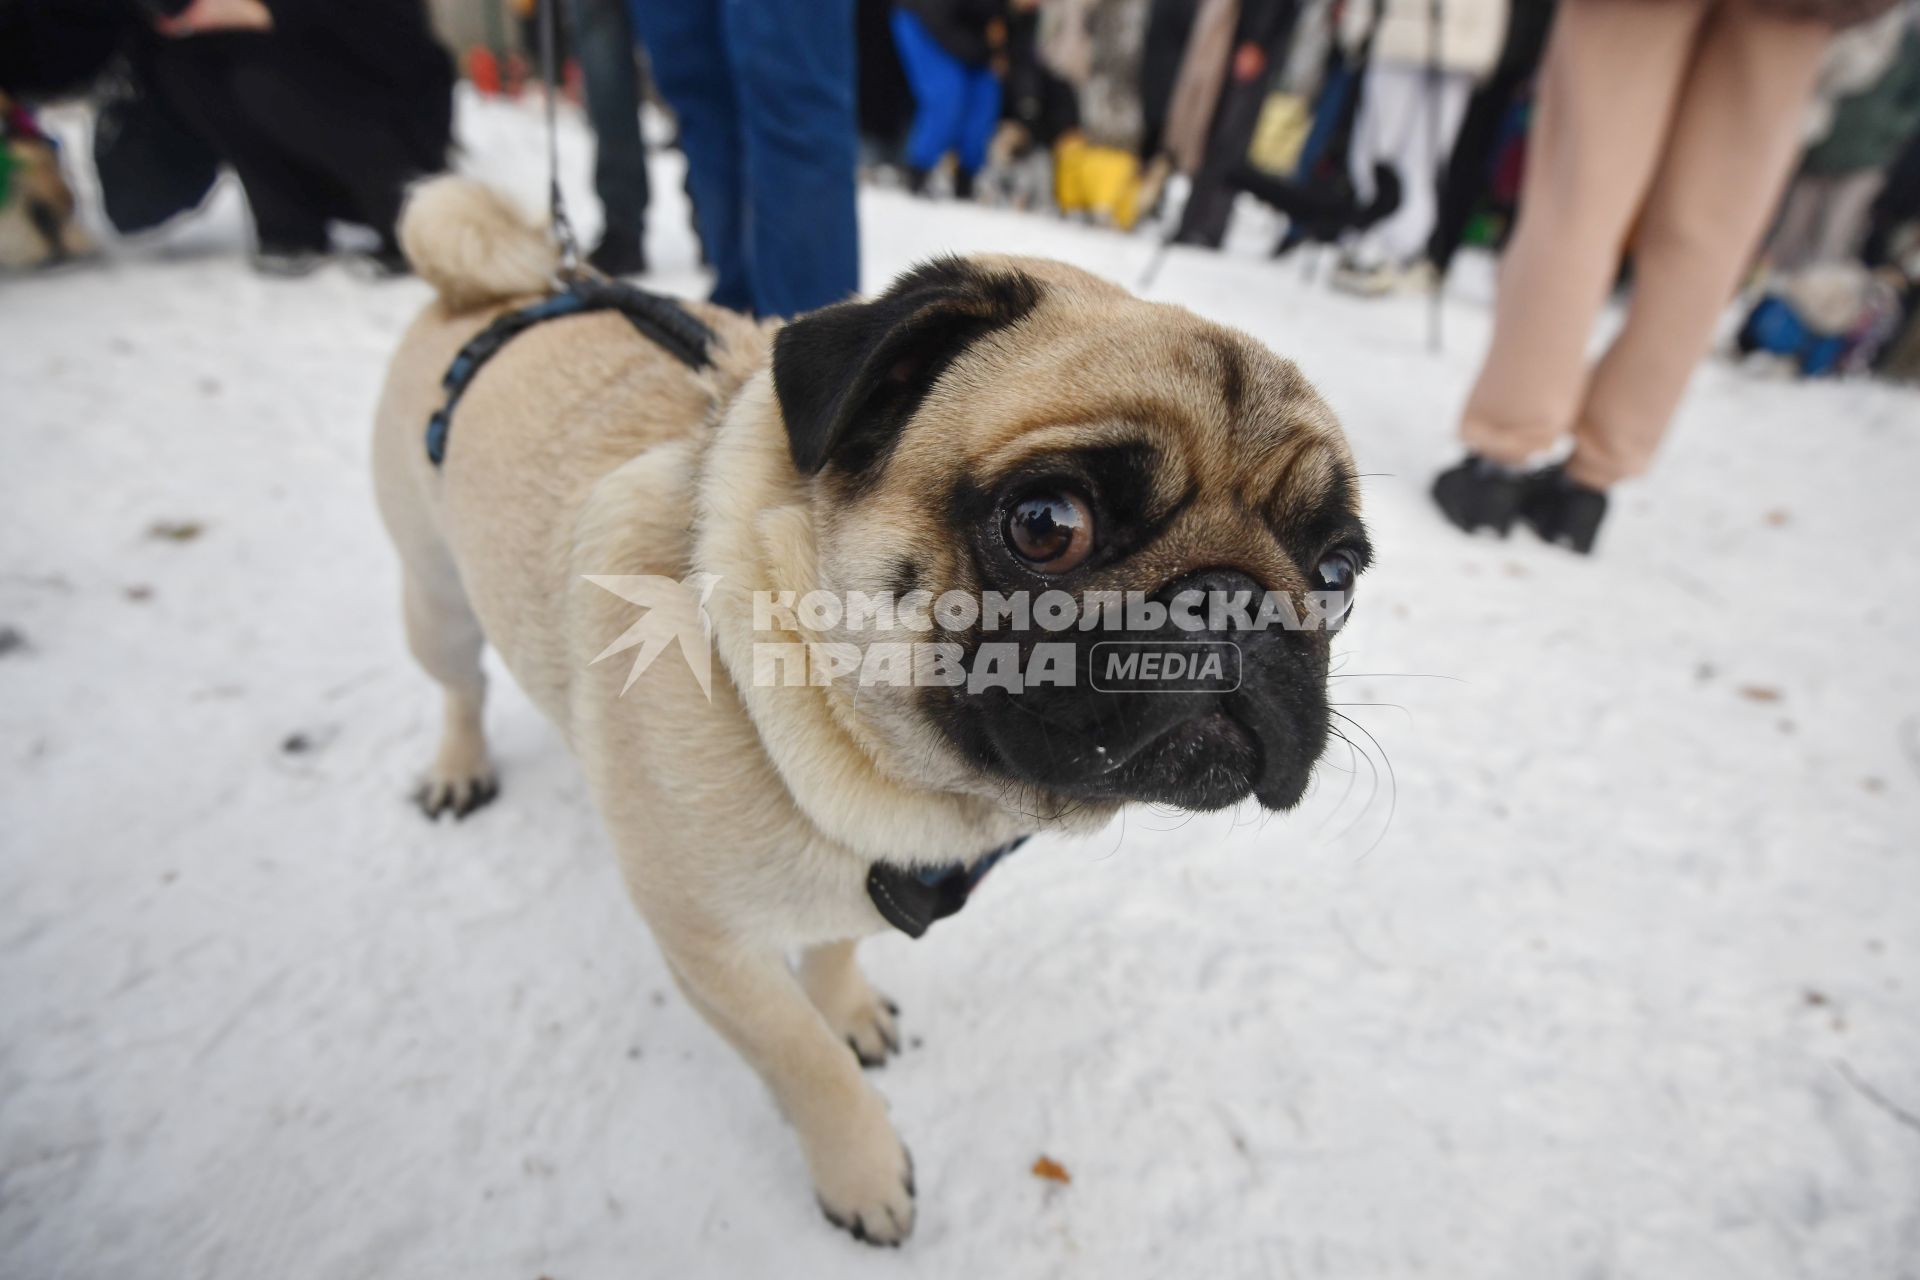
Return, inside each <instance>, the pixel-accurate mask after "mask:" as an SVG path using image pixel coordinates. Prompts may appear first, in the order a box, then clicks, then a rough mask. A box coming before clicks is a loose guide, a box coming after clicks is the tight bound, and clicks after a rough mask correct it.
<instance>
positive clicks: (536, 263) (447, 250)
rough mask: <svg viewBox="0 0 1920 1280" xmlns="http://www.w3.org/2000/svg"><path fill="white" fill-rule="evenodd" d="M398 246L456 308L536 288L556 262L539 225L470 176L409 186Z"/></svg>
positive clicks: (470, 307) (539, 290) (443, 299)
mask: <svg viewBox="0 0 1920 1280" xmlns="http://www.w3.org/2000/svg"><path fill="white" fill-rule="evenodd" d="M400 247H401V248H402V249H404V250H405V251H406V255H407V261H408V262H410V263H412V264H413V269H414V270H415V271H417V272H419V273H420V278H421V279H423V280H425V281H426V282H427V283H428V284H430V285H432V286H433V287H434V290H435V291H436V292H437V293H439V295H440V300H441V302H443V303H445V304H446V307H447V310H449V311H452V312H456V313H458V312H461V311H471V310H473V309H474V308H476V307H483V306H486V305H487V304H489V303H493V302H502V301H505V300H506V299H508V298H520V297H525V296H526V295H528V294H531V293H543V292H545V291H546V289H547V287H548V284H549V282H550V281H551V280H552V279H553V274H554V270H555V268H556V267H557V266H558V265H559V254H558V252H557V251H556V250H555V249H554V247H553V242H552V241H551V240H550V239H549V238H548V236H547V233H546V231H545V230H544V229H542V228H541V227H540V226H539V225H538V224H537V223H535V222H533V221H531V220H530V219H529V218H528V217H527V216H526V215H525V214H524V213H522V212H521V211H520V210H519V209H517V208H515V207H514V206H513V204H512V203H511V202H510V201H509V200H508V199H507V198H506V197H505V196H503V195H501V194H500V193H499V192H497V191H495V190H493V189H492V188H491V187H488V186H486V185H484V184H482V183H479V182H475V181H474V180H473V179H471V178H460V177H452V176H448V177H439V178H429V179H427V180H426V181H425V182H421V183H418V184H416V185H415V186H414V188H413V189H412V190H411V191H409V192H408V193H407V205H406V209H405V210H404V211H403V212H402V213H401V215H400Z"/></svg>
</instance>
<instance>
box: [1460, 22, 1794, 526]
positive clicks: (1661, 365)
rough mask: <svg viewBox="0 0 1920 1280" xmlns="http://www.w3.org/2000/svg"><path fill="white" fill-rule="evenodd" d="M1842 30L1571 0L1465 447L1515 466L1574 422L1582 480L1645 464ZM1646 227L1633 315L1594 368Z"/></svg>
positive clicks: (1776, 187)
mask: <svg viewBox="0 0 1920 1280" xmlns="http://www.w3.org/2000/svg"><path fill="white" fill-rule="evenodd" d="M1831 35H1832V31H1831V29H1830V28H1828V27H1827V26H1825V25H1824V24H1820V23H1807V22H1790V21H1786V20H1783V19H1780V18H1775V17H1769V16H1766V15H1764V14H1760V13H1757V12H1755V11H1753V10H1752V9H1749V8H1748V7H1747V6H1746V5H1745V4H1742V3H1738V2H1737V0H1732V2H1729V0H1567V2H1566V3H1564V4H1562V5H1561V8H1560V15H1559V18H1558V21H1557V24H1556V26H1555V29H1554V32H1553V36H1552V40H1551V43H1550V44H1549V45H1548V49H1547V56H1546V63H1545V69H1544V71H1543V72H1542V75H1541V83H1540V94H1539V103H1538V107H1537V109H1536V115H1535V120H1534V126H1533V133H1532V137H1531V139H1530V141H1529V144H1528V152H1527V174H1526V179H1525V184H1524V187H1523V189H1522V193H1521V200H1520V216H1519V220H1518V222H1517V224H1516V225H1515V227H1514V231H1513V237H1512V239H1511V241H1510V243H1509V244H1508V246H1507V251H1506V255H1505V259H1504V261H1503V262H1502V264H1501V270H1500V287H1499V298H1498V302H1497V304H1496V307H1495V311H1494V329H1493V345H1492V348H1491V349H1490V350H1489V351H1488V353H1487V361H1486V364H1485V366H1483V367H1482V369H1481V371H1480V378H1479V381H1478V382H1477V383H1476V384H1475V385H1474V388H1473V392H1472V394H1471V395H1470V396H1469V397H1468V400H1467V407H1466V412H1465V414H1464V415H1463V420H1462V423H1461V436H1462V438H1463V439H1464V440H1465V442H1466V444H1467V447H1468V448H1470V449H1472V450H1473V451H1474V452H1476V453H1479V454H1481V455H1483V456H1485V457H1489V458H1492V459H1494V460H1495V461H1499V462H1505V463H1511V464H1518V463H1522V462H1525V461H1527V460H1528V459H1530V458H1531V457H1533V456H1535V455H1537V454H1540V453H1542V452H1544V451H1546V450H1549V449H1551V448H1552V447H1553V446H1554V445H1556V444H1557V443H1559V442H1560V441H1561V440H1562V439H1563V438H1564V437H1565V436H1566V435H1567V434H1568V433H1569V432H1570V433H1571V434H1572V436H1573V442H1574V446H1573V455H1572V457H1571V459H1570V460H1569V462H1568V464H1567V469H1568V473H1569V474H1570V475H1571V476H1572V477H1573V478H1574V479H1576V480H1578V481H1580V482H1581V483H1583V484H1588V485H1592V486H1594V487H1595V488H1606V487H1607V486H1609V485H1611V484H1613V483H1614V482H1615V481H1616V480H1620V479H1623V478H1625V477H1627V476H1632V475H1638V474H1640V473H1641V472H1643V471H1645V470H1646V469H1647V466H1648V464H1649V463H1650V462H1651V461H1652V459H1653V453H1654V450H1655V449H1656V448H1657V447H1658V446H1659V443H1660V437H1661V435H1662V434H1664V433H1665V431H1666V428H1667V423H1668V421H1669V420H1670V419H1671V418H1672V417H1673V412H1674V409H1675V407H1676V406H1677V405H1678V404H1679V403H1680V397H1681V394H1682V393H1683V392H1684V391H1685V390H1686V385H1687V379H1688V377H1689V376H1690V375H1691V374H1692V372H1693V368H1694V366H1695V365H1697V364H1698V363H1699V362H1700V359H1701V357H1702V356H1704V355H1705V354H1706V352H1707V348H1708V347H1709V346H1710V345H1711V343H1712V341H1713V330H1714V324H1715V322H1716V321H1717V320H1718V318H1719V315H1720V312H1721V311H1722V310H1723V309H1724V308H1725V306H1726V305H1727V303H1728V301H1729V300H1730V299H1731V297H1732V296H1733V293H1734V290H1735V288H1736V286H1737V285H1738V283H1739V280H1740V275H1741V272H1742V271H1743V270H1744V269H1745V267H1746V265H1747V263H1748V262H1749V261H1750V259H1751V257H1752V254H1753V250H1754V247H1755V245H1756V244H1757V243H1758V242H1759V239H1760V235H1761V232H1762V231H1764V230H1765V228H1766V224H1767V222H1768V220H1769V218H1770V217H1771V216H1772V214H1773V210H1774V203H1775V201H1776V200H1777V199H1778V198H1779V195H1780V189H1781V187H1782V186H1784V185H1785V183H1786V179H1787V175H1788V172H1789V170H1790V169H1791V167H1792V164H1793V161H1794V158H1795V157H1796V155H1797V154H1798V152H1799V143H1800V119H1801V113H1802V111H1803V109H1804V107H1805V105H1806V101H1807V98H1808V96H1809V95H1810V94H1811V92H1812V89H1813V84H1814V79H1815V76H1816V74H1817V73H1818V71H1819V68H1820V60H1821V54H1822V53H1823V52H1824V50H1825V48H1826V45H1827V41H1828V38H1829V37H1830V36H1831ZM1629 233H1631V234H1632V235H1633V243H1632V249H1633V263H1634V269H1633V296H1632V299H1631V301H1630V303H1629V304H1628V308H1627V320H1626V326H1625V327H1624V328H1623V329H1622V330H1621V332H1620V334H1619V336H1618V337H1617V338H1615V339H1614V342H1613V345H1612V346H1611V347H1610V348H1609V349H1608V350H1607V353H1606V354H1605V355H1604V356H1603V357H1602V358H1601V360H1600V362H1599V364H1598V365H1596V366H1595V367H1594V368H1593V369H1592V371H1591V372H1590V373H1589V371H1588V369H1587V355H1586V352H1587V341H1588V338H1589V336H1590V334H1591V331H1592V327H1593V321H1594V318H1595V317H1596V316H1597V315H1598V314H1599V312H1600V308H1601V307H1602V306H1603V305H1604V304H1605V302H1606V299H1607V294H1608V293H1609V292H1610V290H1611V288H1612V285H1613V281H1614V277H1615V273H1616V272H1617V271H1618V269H1619V264H1620V257H1621V251H1622V248H1623V247H1624V246H1625V245H1626V243H1627V238H1628V235H1629Z"/></svg>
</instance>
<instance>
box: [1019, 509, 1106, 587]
mask: <svg viewBox="0 0 1920 1280" xmlns="http://www.w3.org/2000/svg"><path fill="white" fill-rule="evenodd" d="M1007 544H1008V545H1009V546H1011V547H1012V548H1013V551H1014V554H1015V555H1017V556H1019V557H1020V558H1021V559H1022V560H1024V561H1026V562H1027V563H1028V564H1029V565H1031V566H1032V567H1033V568H1035V569H1037V570H1039V571H1040V572H1041V573H1065V572H1067V570H1069V569H1074V568H1077V567H1079V566H1080V565H1081V564H1082V563H1084V562H1085V560H1086V558H1087V557H1088V556H1089V555H1091V554H1092V552H1093V512H1092V510H1091V509H1090V508H1089V507H1088V505H1087V500H1086V499H1085V498H1082V497H1081V496H1080V495H1079V494H1077V493H1066V492H1062V493H1041V494H1035V495H1033V496H1032V497H1029V498H1023V499H1022V500H1021V501H1019V502H1016V503H1014V504H1013V509H1012V510H1010V511H1008V512H1007Z"/></svg>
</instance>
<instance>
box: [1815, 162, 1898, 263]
mask: <svg viewBox="0 0 1920 1280" xmlns="http://www.w3.org/2000/svg"><path fill="white" fill-rule="evenodd" d="M1886 181H1887V177H1886V174H1885V173H1884V172H1882V171H1881V170H1879V169H1865V170H1862V171H1861V172H1859V173H1846V174H1841V175H1839V176H1837V177H1834V178H1831V179H1829V183H1830V185H1829V186H1828V188H1827V202H1826V209H1825V210H1824V211H1823V215H1822V217H1821V219H1820V228H1819V236H1818V238H1817V239H1816V241H1815V242H1814V261H1815V262H1854V261H1858V260H1859V257H1860V246H1861V245H1862V244H1863V243H1864V242H1865V241H1866V238H1867V222H1868V219H1869V217H1870V215H1871V214H1872V212H1873V202H1874V201H1875V200H1876V199H1878V198H1879V196H1880V188H1881V187H1883V186H1885V185H1886Z"/></svg>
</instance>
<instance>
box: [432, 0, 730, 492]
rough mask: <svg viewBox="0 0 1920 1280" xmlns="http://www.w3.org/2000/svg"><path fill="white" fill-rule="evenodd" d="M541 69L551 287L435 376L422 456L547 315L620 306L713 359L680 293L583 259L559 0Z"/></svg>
mask: <svg viewBox="0 0 1920 1280" xmlns="http://www.w3.org/2000/svg"><path fill="white" fill-rule="evenodd" d="M539 19H540V75H541V79H542V80H544V81H545V82H546V93H547V224H548V225H547V233H548V234H549V235H550V236H551V237H552V238H553V244H554V248H555V249H556V250H557V251H558V255H559V267H558V270H557V271H556V273H555V278H554V281H553V288H554V292H553V293H552V294H550V295H549V296H547V297H545V298H542V299H541V300H540V301H538V302H534V303H529V304H528V305H527V306H524V307H521V308H520V309H519V310H517V311H509V312H507V313H506V314H504V315H501V316H498V317H496V318H495V319H494V321H493V323H492V324H490V325H488V326H487V327H486V328H484V329H482V330H481V331H480V332H479V333H477V334H475V335H474V336H473V337H472V338H471V339H469V340H468V342H467V344H466V345H465V346H463V347H461V348H460V353H459V354H458V355H456V356H455V357H454V358H453V363H452V364H450V365H448V366H447V372H446V375H445V376H444V377H442V378H441V379H440V386H441V388H442V389H443V390H444V391H445V392H446V393H447V398H446V400H445V402H444V403H442V404H441V406H440V408H439V410H438V411H436V412H435V413H434V415H433V417H431V418H429V419H428V420H427V459H428V460H429V461H430V462H432V463H433V465H434V466H436V467H437V466H439V465H440V464H441V463H442V462H443V461H445V460H446V456H447V434H448V432H449V430H450V429H451V427H452V424H453V411H454V409H455V407H456V406H458V405H459V403H460V397H461V396H462V395H465V394H466V390H467V387H468V386H469V385H471V384H472V382H473V380H474V378H475V377H476V376H477V375H478V374H479V372H480V369H481V367H482V366H484V365H485V364H486V363H487V361H489V360H491V359H493V357H494V356H496V355H498V354H499V353H500V349H501V348H502V347H504V346H506V345H507V344H508V343H509V342H511V341H513V340H514V339H515V338H517V337H519V336H520V335H521V334H522V333H525V332H526V331H527V330H528V329H531V328H532V327H533V326H534V325H537V324H542V323H544V322H546V321H548V320H559V319H562V318H564V317H566V316H578V315H587V314H590V313H592V312H595V311H618V312H619V313H620V314H621V315H623V316H625V317H626V318H627V322H628V323H629V324H631V325H632V326H633V327H634V329H635V330H636V331H638V332H639V334H640V335H641V336H642V337H644V338H647V339H648V340H650V341H651V342H653V343H654V344H655V345H656V346H659V347H660V348H661V349H663V350H664V351H666V353H667V354H668V355H670V356H672V357H673V358H674V359H676V360H678V361H679V362H680V363H681V364H684V365H686V366H687V368H689V369H704V368H706V367H707V366H708V365H710V364H712V363H713V357H712V349H713V344H714V342H715V340H716V339H715V336H714V332H713V330H712V329H710V328H708V327H707V326H706V324H705V323H704V322H702V321H701V320H700V319H699V318H698V317H697V316H695V315H694V314H693V313H692V312H690V311H688V310H687V309H686V308H685V307H684V306H682V305H681V304H680V303H679V302H678V301H677V300H675V299H673V298H669V297H666V296H664V295H662V294H658V293H652V292H650V291H648V290H646V289H642V288H639V287H638V286H635V285H630V284H625V283H622V282H621V281H618V280H609V279H607V278H605V277H604V276H601V275H600V274H599V273H598V272H595V271H593V270H592V269H590V268H586V267H582V266H581V264H580V245H579V242H578V241H577V240H576V239H575V238H574V234H573V223H572V221H571V220H570V219H569V218H568V217H567V202H566V197H565V196H564V195H562V194H561V191H560V142H559V138H560V126H559V121H558V117H557V116H556V114H555V104H556V101H557V100H558V98H559V96H560V67H559V61H560V52H559V46H560V7H559V2H558V0H540V12H539Z"/></svg>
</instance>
